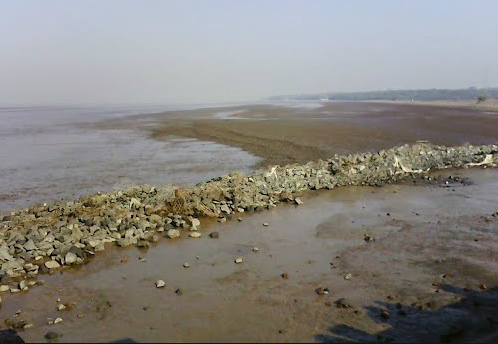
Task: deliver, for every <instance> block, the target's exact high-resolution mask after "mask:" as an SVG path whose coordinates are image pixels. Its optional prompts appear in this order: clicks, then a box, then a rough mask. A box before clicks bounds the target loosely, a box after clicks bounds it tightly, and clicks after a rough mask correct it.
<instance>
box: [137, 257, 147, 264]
mask: <svg viewBox="0 0 498 344" xmlns="http://www.w3.org/2000/svg"><path fill="white" fill-rule="evenodd" d="M138 261H139V262H141V263H145V262H146V261H147V259H145V258H144V257H138Z"/></svg>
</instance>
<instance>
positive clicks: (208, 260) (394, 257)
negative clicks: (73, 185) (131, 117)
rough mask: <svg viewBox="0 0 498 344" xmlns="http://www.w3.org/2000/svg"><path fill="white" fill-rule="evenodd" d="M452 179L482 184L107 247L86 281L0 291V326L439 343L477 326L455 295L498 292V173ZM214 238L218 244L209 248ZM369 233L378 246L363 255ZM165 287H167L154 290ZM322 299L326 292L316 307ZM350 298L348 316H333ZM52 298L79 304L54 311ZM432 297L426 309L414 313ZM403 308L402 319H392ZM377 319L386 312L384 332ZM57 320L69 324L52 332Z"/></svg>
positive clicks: (328, 197) (346, 194)
mask: <svg viewBox="0 0 498 344" xmlns="http://www.w3.org/2000/svg"><path fill="white" fill-rule="evenodd" d="M439 173H440V174H445V173H449V172H439ZM455 173H456V174H457V175H461V176H471V177H472V180H473V181H474V182H475V183H474V184H473V185H467V186H463V185H450V186H449V187H441V186H440V185H431V186H413V184H410V183H409V182H407V183H406V184H407V185H403V184H395V185H394V184H393V185H389V184H388V185H386V186H384V187H381V188H378V187H344V188H338V189H335V190H331V191H323V192H316V193H311V192H310V193H305V194H304V195H303V197H302V199H303V200H304V201H305V204H303V205H301V206H299V207H297V206H296V205H291V204H283V205H280V206H278V207H277V208H274V209H272V210H268V211H263V212H257V213H252V214H241V218H242V221H241V222H238V221H237V220H236V218H234V219H232V220H231V221H228V222H226V223H218V222H215V220H211V221H203V222H202V227H201V230H202V233H203V236H202V237H201V238H199V239H191V238H187V237H186V235H185V234H187V233H183V235H184V237H183V238H182V239H178V240H168V239H162V240H161V241H160V242H159V243H157V244H154V245H153V246H152V247H151V248H149V249H148V250H142V249H137V248H127V249H118V248H115V247H112V246H111V247H109V248H108V249H107V250H106V251H105V252H100V253H98V254H97V256H96V257H95V258H93V261H91V262H90V263H89V264H86V265H84V266H82V267H80V268H78V269H73V270H65V271H64V272H63V273H57V274H56V275H52V276H40V277H41V278H42V279H44V281H45V283H44V285H42V286H37V287H33V288H32V289H31V290H29V291H28V292H27V293H19V294H5V293H4V294H3V295H2V298H3V304H2V308H1V311H0V315H1V320H2V322H3V320H4V319H5V318H7V317H8V316H12V315H13V314H14V313H15V312H16V311H17V310H18V309H19V310H22V313H21V315H20V316H21V317H22V318H23V319H26V320H27V321H28V322H30V323H33V324H34V327H33V328H31V329H29V330H25V331H20V332H19V333H20V335H21V337H22V338H23V339H25V340H26V341H28V342H33V341H37V342H40V341H44V338H43V335H44V334H45V333H46V332H48V331H56V332H58V333H61V334H62V335H63V337H62V340H63V341H64V342H96V341H98V342H110V341H116V340H122V339H125V338H128V339H132V340H134V341H136V342H151V341H155V342H164V341H168V342H241V341H252V342H254V341H257V342H265V341H268V342H310V341H318V342H320V341H341V340H354V341H365V340H366V341H375V340H377V337H376V336H377V335H379V334H380V335H382V334H383V335H384V336H385V337H390V338H394V339H397V340H398V341H417V340H429V341H438V340H439V338H440V337H439V335H440V334H441V333H446V332H447V331H449V330H448V328H447V327H448V326H449V325H451V324H454V323H459V321H460V322H461V319H466V318H469V317H470V318H472V316H473V315H472V313H471V312H470V311H468V310H467V309H466V308H463V310H460V311H451V309H453V308H447V305H449V304H452V303H455V302H458V301H460V300H461V298H458V297H456V296H455V295H457V294H455V292H454V289H458V288H460V289H461V288H464V287H467V288H470V289H469V290H474V291H475V292H476V293H477V291H478V290H479V285H480V284H481V283H487V285H488V286H489V287H490V288H491V287H492V286H495V285H496V283H497V277H496V276H497V273H498V267H497V264H496V259H497V257H498V248H497V247H496V242H497V239H498V217H497V218H495V219H494V220H491V221H490V222H486V221H483V220H482V219H481V218H480V215H482V214H492V213H494V212H497V211H498V209H497V202H496V200H497V199H496V195H497V194H498V178H497V176H498V170H489V169H488V170H486V169H483V170H478V169H475V170H472V171H471V170H462V171H457V172H452V174H453V175H455ZM453 190H454V191H453ZM237 217H238V216H237ZM265 222H267V223H268V224H269V226H267V227H265V226H263V223H265ZM438 222H439V223H438ZM481 222H482V223H481ZM476 226H478V227H479V228H484V229H485V230H481V231H476V230H472V229H471V228H475V227H476ZM211 231H218V232H219V233H220V237H219V239H211V238H209V237H208V234H209V233H210V232H211ZM366 233H368V235H370V236H371V237H373V238H374V239H375V240H374V241H373V242H370V243H366V242H365V240H364V235H365V234H366ZM474 239H478V241H474ZM254 246H256V247H258V248H259V251H258V252H254V251H253V250H252V248H253V247H254ZM139 257H142V258H144V259H145V261H144V262H141V261H139V259H138V258H139ZM237 257H241V258H243V262H242V263H241V264H235V263H234V260H235V258H237ZM435 261H440V262H439V263H435ZM185 262H187V263H189V264H190V267H189V268H184V267H183V264H184V263H185ZM463 262H465V264H463ZM331 263H332V264H331ZM460 267H461V269H460ZM469 269H473V270H475V271H487V272H488V273H486V274H484V275H482V274H479V273H477V274H467V273H468V270H469ZM479 269H481V270H479ZM444 271H448V272H447V273H448V276H451V278H450V277H448V278H447V279H446V281H445V283H446V284H447V285H449V286H453V289H451V290H450V288H449V287H447V289H449V290H450V291H444V290H443V289H442V287H441V291H440V292H439V293H437V294H435V292H434V290H435V289H437V288H438V287H435V286H434V285H433V282H434V280H435V279H437V278H440V275H441V274H443V273H444ZM284 272H286V273H287V274H288V278H287V279H285V278H282V276H281V274H282V273H284ZM348 273H350V274H351V279H349V280H346V279H345V278H344V277H345V275H347V274H348ZM158 279H163V280H164V281H166V286H165V287H164V288H161V289H157V288H156V287H155V285H154V283H155V281H156V280H158ZM318 287H327V288H329V289H330V294H329V295H322V296H320V295H318V294H317V293H316V292H315V289H316V288H318ZM178 289H181V291H178ZM460 289H458V290H460ZM476 290H477V291H476ZM494 293H495V294H496V291H494ZM479 295H481V294H479ZM482 295H487V294H485V293H482ZM493 295H494V294H493ZM388 296H389V298H388V299H386V297H388ZM495 296H496V295H495ZM344 297H346V298H348V299H349V300H351V302H352V303H353V304H354V306H355V308H354V309H342V308H341V309H339V308H336V307H335V305H334V304H333V302H335V301H337V300H338V299H340V298H344ZM58 298H60V300H61V302H62V303H67V302H75V303H76V304H75V306H74V308H73V309H71V310H64V311H57V305H58V302H57V299H58ZM417 298H418V299H417ZM434 298H436V301H438V303H437V305H438V306H437V307H436V308H434V309H433V310H430V311H427V310H424V311H422V310H418V309H416V308H414V307H415V306H409V305H410V304H416V303H417V302H419V303H420V304H421V305H423V304H424V302H425V303H430V302H432V300H433V299H434ZM494 300H496V297H495V299H494ZM327 302H330V303H327ZM398 302H399V303H400V305H402V307H403V309H407V312H408V316H404V317H402V316H396V315H395V312H396V311H398V310H397V309H394V310H392V309H391V308H393V307H394V305H395V304H396V303H398ZM494 304H496V301H494ZM390 305H391V306H390ZM390 307H391V308H390ZM471 308H472V307H471ZM379 309H380V310H382V309H388V310H389V312H390V313H391V316H390V318H389V320H388V319H383V318H382V317H380V315H379V314H380V311H379ZM354 310H356V311H358V314H356V313H354ZM447 313H448V314H447ZM455 314H456V315H455ZM78 315H80V316H81V317H78ZM56 317H61V318H62V319H63V321H62V323H60V324H57V325H47V318H52V319H55V318H56ZM429 325H430V326H432V327H431V331H426V330H425V329H424V327H427V326H429Z"/></svg>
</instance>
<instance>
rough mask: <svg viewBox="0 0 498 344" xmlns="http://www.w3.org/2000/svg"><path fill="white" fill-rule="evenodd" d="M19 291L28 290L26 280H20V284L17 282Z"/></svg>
mask: <svg viewBox="0 0 498 344" xmlns="http://www.w3.org/2000/svg"><path fill="white" fill-rule="evenodd" d="M19 289H21V290H24V291H26V290H28V283H27V282H26V280H22V281H21V282H19Z"/></svg>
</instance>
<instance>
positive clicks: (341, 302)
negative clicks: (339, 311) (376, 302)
mask: <svg viewBox="0 0 498 344" xmlns="http://www.w3.org/2000/svg"><path fill="white" fill-rule="evenodd" d="M335 305H336V306H337V308H353V306H352V305H351V302H349V300H347V299H345V298H342V299H339V300H337V301H336V302H335Z"/></svg>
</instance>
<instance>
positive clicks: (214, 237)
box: [209, 232, 220, 239]
mask: <svg viewBox="0 0 498 344" xmlns="http://www.w3.org/2000/svg"><path fill="white" fill-rule="evenodd" d="M209 237H210V238H212V239H218V238H219V237H220V233H218V232H211V233H209Z"/></svg>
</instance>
